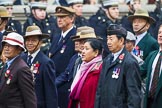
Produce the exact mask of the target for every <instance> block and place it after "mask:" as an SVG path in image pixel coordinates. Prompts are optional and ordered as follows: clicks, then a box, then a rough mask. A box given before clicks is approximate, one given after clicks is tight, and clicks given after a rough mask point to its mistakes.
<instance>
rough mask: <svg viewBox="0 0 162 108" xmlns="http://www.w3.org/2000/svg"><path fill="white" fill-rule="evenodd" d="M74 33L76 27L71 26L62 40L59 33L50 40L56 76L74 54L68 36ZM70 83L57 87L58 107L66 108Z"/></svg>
mask: <svg viewBox="0 0 162 108" xmlns="http://www.w3.org/2000/svg"><path fill="white" fill-rule="evenodd" d="M75 35H76V28H75V27H73V28H72V30H70V31H69V32H68V34H67V35H66V36H65V38H64V39H63V42H59V40H60V37H61V35H58V36H57V37H53V38H54V40H55V41H53V42H52V45H51V48H50V52H49V53H51V57H50V58H51V59H52V60H53V61H54V63H55V66H56V77H58V76H59V75H60V74H61V73H62V72H64V71H65V69H66V67H67V66H68V64H69V61H70V59H71V57H72V56H73V55H74V54H75V50H74V42H73V41H72V39H71V38H70V37H71V36H75ZM69 84H70V83H67V84H64V85H63V86H62V87H60V88H58V97H59V98H58V99H59V107H60V108H67V105H68V99H69V91H68V89H69V86H70V85H69Z"/></svg>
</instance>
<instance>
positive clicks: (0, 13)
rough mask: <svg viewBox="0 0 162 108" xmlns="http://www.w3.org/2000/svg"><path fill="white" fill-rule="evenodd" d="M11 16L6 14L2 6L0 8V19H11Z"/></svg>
mask: <svg viewBox="0 0 162 108" xmlns="http://www.w3.org/2000/svg"><path fill="white" fill-rule="evenodd" d="M11 17H13V16H11V15H10V14H9V13H8V12H7V9H6V8H5V7H4V6H0V18H11Z"/></svg>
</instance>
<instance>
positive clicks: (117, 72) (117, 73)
mask: <svg viewBox="0 0 162 108" xmlns="http://www.w3.org/2000/svg"><path fill="white" fill-rule="evenodd" d="M119 74H120V68H114V70H113V74H112V78H113V79H118V78H119Z"/></svg>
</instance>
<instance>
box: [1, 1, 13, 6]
mask: <svg viewBox="0 0 162 108" xmlns="http://www.w3.org/2000/svg"><path fill="white" fill-rule="evenodd" d="M0 6H13V0H0Z"/></svg>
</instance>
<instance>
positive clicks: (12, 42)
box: [2, 40, 26, 51]
mask: <svg viewBox="0 0 162 108" xmlns="http://www.w3.org/2000/svg"><path fill="white" fill-rule="evenodd" d="M4 43H8V44H10V45H13V46H19V47H21V48H22V49H23V51H26V49H25V48H24V46H23V45H21V44H18V43H17V42H14V41H12V40H2V44H4Z"/></svg>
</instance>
